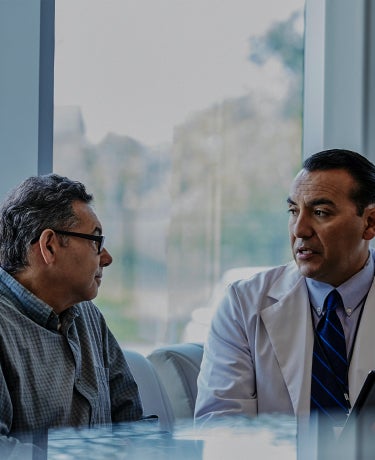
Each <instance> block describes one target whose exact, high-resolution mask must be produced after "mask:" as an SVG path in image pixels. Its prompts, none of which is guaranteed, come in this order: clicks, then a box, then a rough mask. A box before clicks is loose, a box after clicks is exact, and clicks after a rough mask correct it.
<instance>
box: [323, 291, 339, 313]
mask: <svg viewBox="0 0 375 460" xmlns="http://www.w3.org/2000/svg"><path fill="white" fill-rule="evenodd" d="M325 304H326V309H327V312H330V311H333V310H336V308H337V307H339V306H340V305H342V298H341V295H340V294H339V292H338V291H336V289H333V291H331V292H330V293H329V294H328V295H327V297H326V300H325Z"/></svg>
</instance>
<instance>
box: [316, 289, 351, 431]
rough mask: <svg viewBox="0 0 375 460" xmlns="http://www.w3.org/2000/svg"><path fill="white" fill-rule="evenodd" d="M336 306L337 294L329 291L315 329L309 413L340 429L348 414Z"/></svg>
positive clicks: (344, 360)
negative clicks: (322, 312) (323, 417)
mask: <svg viewBox="0 0 375 460" xmlns="http://www.w3.org/2000/svg"><path fill="white" fill-rule="evenodd" d="M340 305H341V306H342V305H343V303H342V299H341V296H340V294H339V293H338V292H337V291H336V290H333V291H331V292H330V293H329V294H328V296H327V298H326V300H325V309H326V312H325V314H324V316H323V318H321V320H320V321H319V324H318V326H317V328H316V335H315V342H314V351H313V363H312V377H311V410H312V411H318V412H319V413H322V414H325V415H326V416H328V418H329V419H330V422H331V423H332V424H333V425H342V424H343V423H344V422H345V420H346V415H347V413H348V393H349V390H348V360H347V354H346V344H345V335H344V330H343V327H342V325H341V321H340V319H339V317H338V316H337V313H336V308H337V307H339V306H340Z"/></svg>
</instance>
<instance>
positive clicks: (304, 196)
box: [195, 149, 375, 422]
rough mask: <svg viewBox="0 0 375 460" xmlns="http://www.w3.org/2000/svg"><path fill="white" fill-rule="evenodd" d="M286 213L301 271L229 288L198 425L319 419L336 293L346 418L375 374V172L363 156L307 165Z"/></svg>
mask: <svg viewBox="0 0 375 460" xmlns="http://www.w3.org/2000/svg"><path fill="white" fill-rule="evenodd" d="M287 203H288V208H289V234H290V243H291V248H292V252H293V257H294V261H293V262H290V263H289V264H287V265H283V266H279V267H275V268H272V269H270V270H268V271H265V272H263V273H259V274H257V275H255V276H254V277H252V278H250V279H248V280H242V281H237V282H235V283H233V284H232V285H230V286H228V289H227V293H226V296H225V298H224V299H223V300H222V302H221V305H220V306H219V307H218V310H217V312H216V314H215V317H214V319H213V321H212V324H211V329H210V333H209V337H208V340H207V343H206V344H205V351H204V357H203V362H202V367H201V371H200V375H199V378H198V397H197V402H196V409H195V418H196V421H198V422H203V421H209V420H213V419H216V418H217V417H218V416H223V415H244V416H254V415H257V414H266V413H283V414H290V415H306V414H309V413H310V410H311V408H314V409H315V407H314V405H312V402H311V399H312V398H311V393H312V391H311V388H312V386H311V383H312V366H313V350H314V342H315V345H317V342H318V341H320V339H319V338H317V331H318V329H319V327H320V326H318V325H319V321H320V320H321V319H322V318H324V317H325V315H326V310H327V307H326V304H325V298H326V297H327V295H328V294H329V293H330V292H331V291H332V290H334V289H336V290H337V291H338V293H339V294H340V297H341V299H342V305H341V306H339V307H337V308H336V313H337V316H338V317H339V320H340V322H341V325H342V329H343V335H344V336H345V341H346V345H345V343H344V347H345V346H346V357H345V358H346V360H347V364H348V367H347V371H346V389H343V391H342V392H343V393H345V395H346V398H347V401H346V404H347V408H346V412H349V411H350V407H351V406H352V405H353V403H354V401H355V400H356V398H357V396H358V393H359V391H360V389H361V386H362V384H363V382H364V380H365V378H366V376H367V374H368V372H369V370H371V369H374V368H375V353H374V350H375V334H374V333H373V331H374V328H375V283H374V257H375V255H374V254H375V253H374V252H373V251H372V250H371V249H370V247H369V245H370V241H371V240H372V239H373V238H374V236H375V166H374V165H373V164H372V163H370V162H369V161H368V160H367V159H366V158H364V157H363V156H361V155H359V154H357V153H355V152H351V151H347V150H338V149H334V150H328V151H323V152H319V153H317V154H315V155H312V156H311V157H309V158H308V159H307V160H305V162H304V164H303V168H302V170H301V171H300V172H299V173H298V174H297V176H296V178H295V179H294V181H293V183H292V186H291V190H290V196H289V198H288V199H287ZM314 337H315V338H314ZM333 374H334V373H333ZM332 379H333V380H334V379H336V376H335V375H332ZM313 380H314V379H313ZM342 388H344V385H343V386H342ZM323 406H324V404H323ZM320 409H321V410H323V411H325V407H320Z"/></svg>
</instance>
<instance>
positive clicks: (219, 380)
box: [195, 286, 257, 424]
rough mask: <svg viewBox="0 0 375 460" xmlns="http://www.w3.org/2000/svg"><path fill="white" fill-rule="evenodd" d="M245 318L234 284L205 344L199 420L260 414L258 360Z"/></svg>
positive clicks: (199, 394)
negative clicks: (253, 354) (252, 346)
mask: <svg viewBox="0 0 375 460" xmlns="http://www.w3.org/2000/svg"><path fill="white" fill-rule="evenodd" d="M244 320H245V319H244V318H243V311H242V309H241V306H240V303H239V301H238V297H237V295H236V292H235V290H234V288H233V287H232V286H230V287H229V288H228V290H227V294H226V296H225V298H224V299H223V301H222V303H221V305H220V306H219V308H218V310H217V312H216V314H215V316H214V318H213V320H212V324H211V328H210V332H209V335H208V339H207V343H206V344H205V350H204V355H203V360H202V365H201V370H200V374H199V377H198V396H197V401H196V406H195V420H196V421H197V422H198V424H200V423H201V422H205V421H211V420H213V419H215V418H216V417H218V416H225V415H242V416H255V415H256V414H257V394H256V380H255V371H254V363H253V356H252V354H251V351H250V346H249V338H248V337H247V335H246V332H245V329H246V328H245V327H244ZM246 320H248V319H246Z"/></svg>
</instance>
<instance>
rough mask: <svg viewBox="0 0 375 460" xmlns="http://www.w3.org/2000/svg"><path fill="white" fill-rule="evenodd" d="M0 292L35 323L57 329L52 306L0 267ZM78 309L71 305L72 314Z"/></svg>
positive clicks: (56, 316)
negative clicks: (9, 298) (8, 297)
mask: <svg viewBox="0 0 375 460" xmlns="http://www.w3.org/2000/svg"><path fill="white" fill-rule="evenodd" d="M0 293H3V294H6V295H7V296H10V297H11V298H12V301H13V303H14V306H15V307H16V308H17V309H18V310H19V311H20V312H21V313H23V314H24V315H26V316H27V317H28V318H30V319H31V320H32V321H34V322H35V323H37V324H39V325H40V326H43V327H45V328H47V329H50V330H58V326H59V316H58V315H57V314H56V313H55V312H54V311H53V310H52V308H51V307H50V306H49V305H48V304H46V303H45V302H43V300H41V299H39V298H38V297H36V296H35V295H34V294H33V293H32V292H30V291H29V290H28V289H26V288H25V287H24V286H23V285H22V284H21V283H19V282H18V281H17V280H16V279H15V278H13V276H11V275H10V274H9V273H8V272H6V271H5V270H4V269H3V268H1V267H0ZM69 310H71V309H69ZM78 310H79V309H78V307H77V306H74V307H72V313H73V316H77V315H78V314H79V313H78Z"/></svg>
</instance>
